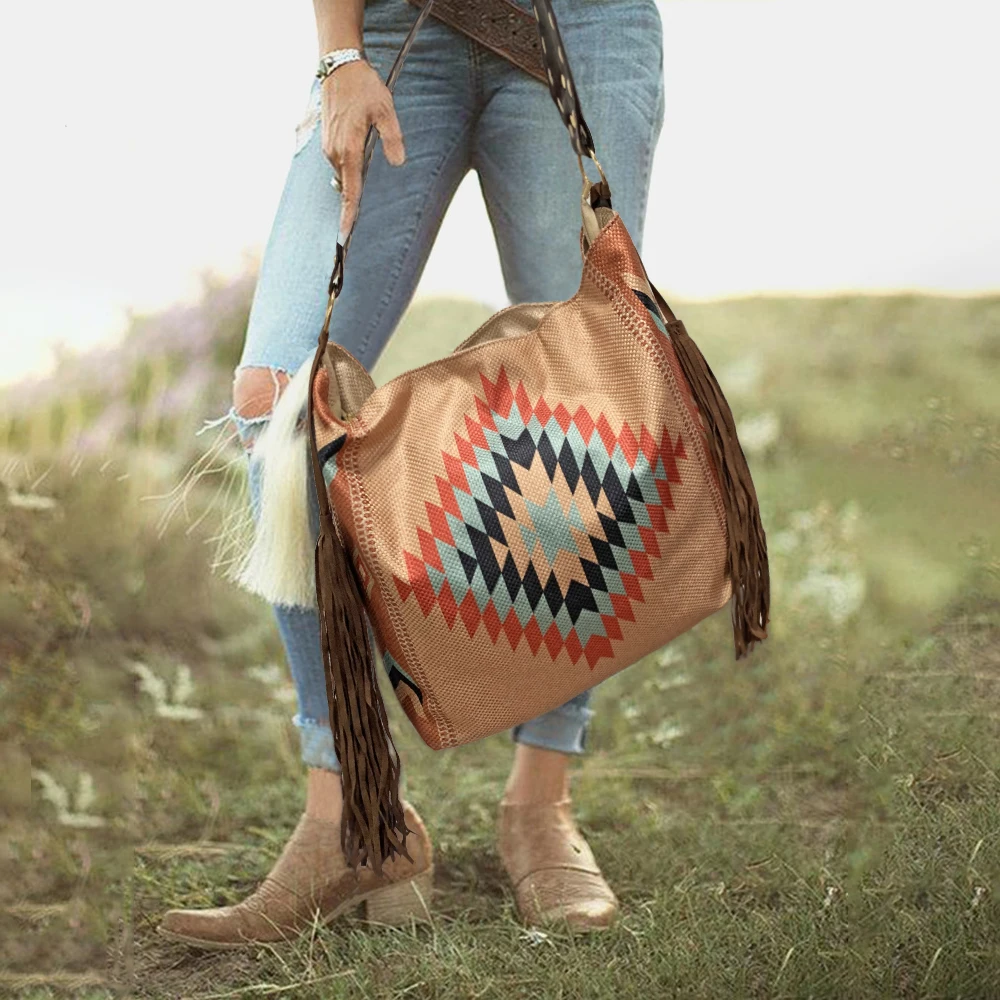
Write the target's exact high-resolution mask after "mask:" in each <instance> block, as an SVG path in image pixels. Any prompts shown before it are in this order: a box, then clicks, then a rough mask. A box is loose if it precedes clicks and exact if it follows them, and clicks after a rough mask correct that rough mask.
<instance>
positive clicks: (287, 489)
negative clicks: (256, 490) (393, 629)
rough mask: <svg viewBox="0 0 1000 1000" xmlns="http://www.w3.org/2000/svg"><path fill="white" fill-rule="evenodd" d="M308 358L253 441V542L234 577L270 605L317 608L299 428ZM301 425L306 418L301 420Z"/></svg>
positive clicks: (305, 455)
mask: <svg viewBox="0 0 1000 1000" xmlns="http://www.w3.org/2000/svg"><path fill="white" fill-rule="evenodd" d="M312 363H313V359H312V358H311V357H310V358H309V359H308V360H307V361H306V362H305V363H304V364H303V365H302V367H301V368H300V369H299V370H298V371H297V372H296V373H295V375H294V377H293V378H292V379H291V381H290V382H289V383H288V385H287V386H286V387H285V391H284V392H283V393H282V394H281V396H280V397H279V399H278V403H277V405H276V406H275V408H274V411H273V413H272V414H271V419H270V420H269V421H268V422H267V423H266V424H265V426H264V429H263V431H261V433H260V435H259V436H258V437H257V440H256V441H255V442H254V446H253V451H252V452H251V456H250V461H251V463H256V464H257V466H258V468H257V469H255V470H254V472H255V474H259V475H260V478H261V484H260V487H261V488H260V512H259V516H258V517H257V521H256V524H255V527H254V536H253V543H252V545H251V546H250V549H249V550H248V552H247V553H246V555H245V556H244V557H243V559H241V560H240V562H239V564H238V566H237V567H236V569H235V570H234V571H233V573H232V575H231V576H232V579H233V580H234V581H235V582H236V583H238V584H239V585H240V586H241V587H245V588H246V589H247V590H249V591H250V592H251V593H254V594H259V595H260V596H261V597H263V598H264V599H265V600H267V601H268V602H269V603H271V604H281V605H292V606H299V607H315V605H316V578H315V563H314V553H315V539H314V538H313V535H312V531H311V528H310V524H309V494H308V492H307V490H308V488H309V482H310V479H309V477H310V466H309V451H308V449H309V446H310V443H309V434H308V433H307V428H305V427H304V426H300V418H303V414H304V410H305V406H306V403H307V402H308V399H309V389H310V385H309V375H310V371H311V369H312ZM302 423H303V424H304V419H302Z"/></svg>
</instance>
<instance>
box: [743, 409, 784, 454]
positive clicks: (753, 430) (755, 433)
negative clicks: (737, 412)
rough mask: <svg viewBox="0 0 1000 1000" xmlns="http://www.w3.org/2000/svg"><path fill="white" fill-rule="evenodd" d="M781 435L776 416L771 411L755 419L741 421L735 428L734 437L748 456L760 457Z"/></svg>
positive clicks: (749, 418)
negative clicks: (738, 440)
mask: <svg viewBox="0 0 1000 1000" xmlns="http://www.w3.org/2000/svg"><path fill="white" fill-rule="evenodd" d="M780 433H781V422H780V421H779V420H778V415H777V414H776V413H773V412H771V411H768V412H767V413H760V414H758V415H757V416H756V417H748V418H747V419H745V420H741V421H740V422H739V424H738V425H737V427H736V436H737V437H738V438H739V439H740V444H741V445H742V446H743V450H744V451H745V452H746V453H747V454H748V455H760V454H763V453H764V452H766V451H768V450H769V449H770V448H771V447H773V446H774V444H775V443H776V442H777V440H778V437H779V436H780Z"/></svg>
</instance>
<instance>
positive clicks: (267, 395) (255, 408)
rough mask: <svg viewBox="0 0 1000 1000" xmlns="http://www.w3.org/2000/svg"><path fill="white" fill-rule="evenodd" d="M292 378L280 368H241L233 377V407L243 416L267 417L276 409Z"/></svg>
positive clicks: (250, 417) (249, 417)
mask: <svg viewBox="0 0 1000 1000" xmlns="http://www.w3.org/2000/svg"><path fill="white" fill-rule="evenodd" d="M289 381H290V379H289V376H288V373H287V372H285V371H282V370H281V369H278V368H266V367H250V368H240V369H239V370H238V371H237V372H236V375H235V377H234V378H233V408H234V409H235V411H236V413H237V414H238V415H239V416H241V417H246V418H248V419H253V418H254V417H266V416H268V415H269V414H270V413H271V412H272V411H273V409H274V407H275V405H276V404H277V402H278V399H279V398H280V396H281V394H282V392H284V390H285V386H287V385H288V383H289Z"/></svg>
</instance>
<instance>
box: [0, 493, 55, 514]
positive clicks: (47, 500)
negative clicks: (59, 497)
mask: <svg viewBox="0 0 1000 1000" xmlns="http://www.w3.org/2000/svg"><path fill="white" fill-rule="evenodd" d="M7 503H9V504H10V505H11V507H20V508H22V509H23V510H52V508H53V507H55V506H56V502H55V500H53V499H52V497H43V496H41V495H40V494H38V493H16V492H15V491H14V490H11V491H10V492H9V493H8V494H7Z"/></svg>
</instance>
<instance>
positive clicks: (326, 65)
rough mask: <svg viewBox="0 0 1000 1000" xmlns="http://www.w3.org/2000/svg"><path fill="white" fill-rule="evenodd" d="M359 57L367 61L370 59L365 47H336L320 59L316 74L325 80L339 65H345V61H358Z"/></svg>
mask: <svg viewBox="0 0 1000 1000" xmlns="http://www.w3.org/2000/svg"><path fill="white" fill-rule="evenodd" d="M359 59H363V60H364V61H365V62H367V61H368V55H367V53H366V52H365V50H364V48H363V47H362V48H360V49H334V50H333V51H332V52H327V54H326V55H325V56H323V58H322V59H320V61H319V68H318V69H317V70H316V76H317V77H318V78H319V79H320V80H325V79H326V78H327V77H328V76H329V75H330V74H331V73H332V72H333V71H334V70H335V69H336V68H337V67H338V66H343V65H344V63H349V62H357V61H358V60H359Z"/></svg>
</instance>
